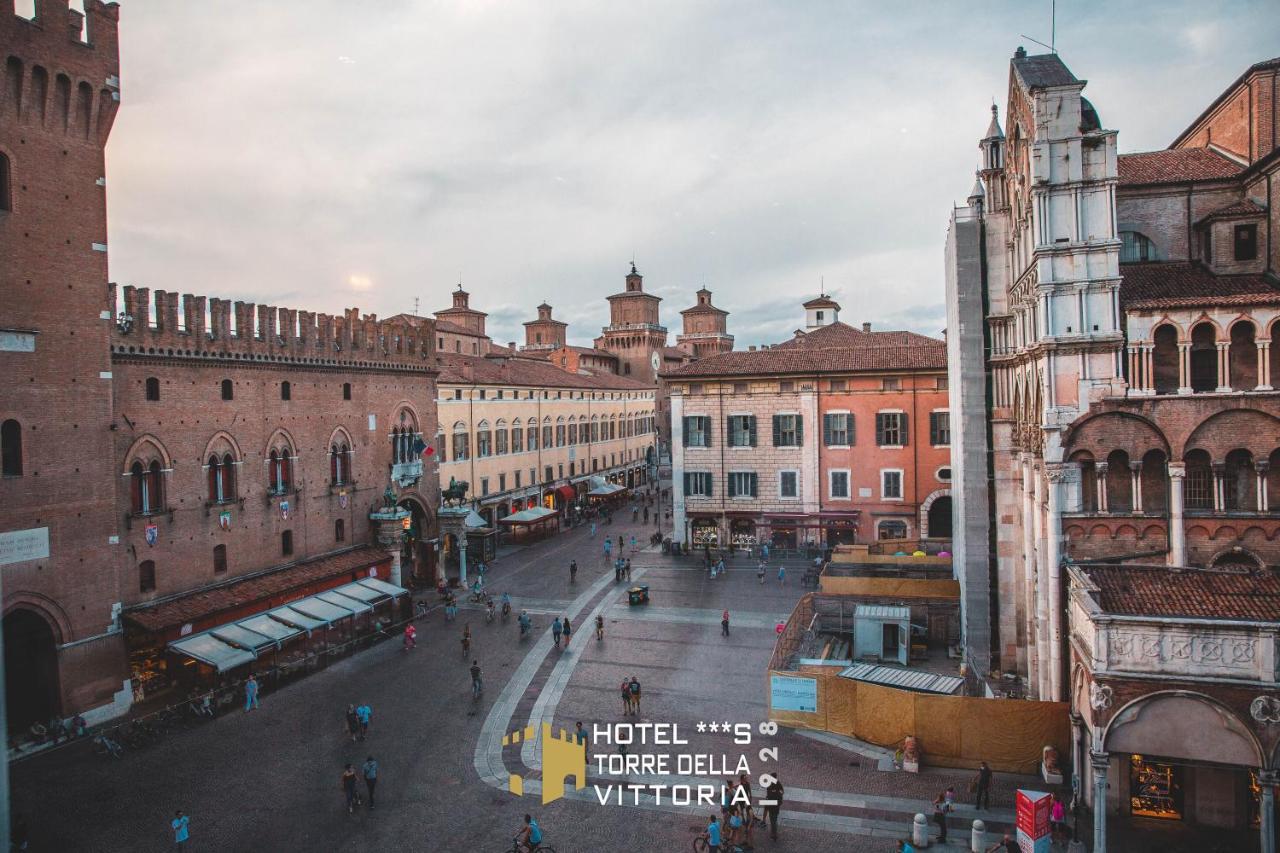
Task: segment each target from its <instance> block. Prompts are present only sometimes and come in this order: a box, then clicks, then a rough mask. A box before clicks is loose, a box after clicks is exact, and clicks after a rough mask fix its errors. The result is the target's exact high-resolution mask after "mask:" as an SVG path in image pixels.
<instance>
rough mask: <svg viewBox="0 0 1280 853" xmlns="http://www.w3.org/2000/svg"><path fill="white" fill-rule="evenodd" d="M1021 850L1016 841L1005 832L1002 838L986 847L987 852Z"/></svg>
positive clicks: (1006, 852) (999, 852)
mask: <svg viewBox="0 0 1280 853" xmlns="http://www.w3.org/2000/svg"><path fill="white" fill-rule="evenodd" d="M1021 850H1022V848H1021V847H1019V846H1018V842H1017V841H1015V840H1014V839H1013V836H1012V835H1010V834H1009V833H1007V832H1006V833H1005V834H1004V838H1002V839H1001V840H1000V841H998V842H996V843H995V844H992V845H991V846H990V847H988V848H987V853H1020V851H1021Z"/></svg>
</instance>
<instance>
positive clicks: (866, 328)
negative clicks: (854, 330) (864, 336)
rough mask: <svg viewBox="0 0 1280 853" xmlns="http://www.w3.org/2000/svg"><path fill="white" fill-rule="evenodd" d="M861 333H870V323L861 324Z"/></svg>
mask: <svg viewBox="0 0 1280 853" xmlns="http://www.w3.org/2000/svg"><path fill="white" fill-rule="evenodd" d="M862 331H864V332H870V331H871V324H870V323H863V324H862Z"/></svg>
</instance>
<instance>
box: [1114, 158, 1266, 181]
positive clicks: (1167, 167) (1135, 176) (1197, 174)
mask: <svg viewBox="0 0 1280 853" xmlns="http://www.w3.org/2000/svg"><path fill="white" fill-rule="evenodd" d="M1243 169H1244V167H1243V166H1241V165H1240V164H1239V163H1237V162H1235V161H1234V160H1230V159H1228V158H1226V157H1223V156H1222V155H1221V154H1219V153H1218V152H1216V151H1212V150H1210V149H1208V148H1171V149H1168V150H1165V151H1144V152H1142V153H1140V154H1121V155H1120V156H1119V157H1117V158H1116V172H1117V173H1118V175H1119V177H1120V186H1122V187H1123V186H1143V185H1149V184H1185V183H1190V182H1193V181H1220V180H1223V179H1225V178H1233V177H1235V176H1236V175H1238V174H1240V172H1241V171H1242V170H1243Z"/></svg>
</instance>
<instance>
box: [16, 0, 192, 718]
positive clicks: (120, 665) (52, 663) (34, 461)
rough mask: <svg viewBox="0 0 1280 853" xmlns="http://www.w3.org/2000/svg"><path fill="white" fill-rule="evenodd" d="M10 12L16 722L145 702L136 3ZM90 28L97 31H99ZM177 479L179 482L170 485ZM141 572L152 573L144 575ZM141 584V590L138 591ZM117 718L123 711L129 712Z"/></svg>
mask: <svg viewBox="0 0 1280 853" xmlns="http://www.w3.org/2000/svg"><path fill="white" fill-rule="evenodd" d="M84 9H85V12H84V14H81V13H80V12H77V11H73V10H71V9H69V8H68V4H67V0H36V3H35V16H34V18H32V19H31V20H27V19H26V18H21V17H18V16H16V15H15V14H14V5H13V3H12V2H8V3H5V4H4V8H2V9H0V45H4V56H5V58H6V63H5V67H4V71H3V74H4V84H3V86H2V87H0V317H3V318H4V319H3V321H0V322H2V323H3V325H4V327H5V329H4V331H3V332H0V371H2V372H3V374H4V375H5V376H6V377H9V380H8V382H7V383H6V385H5V390H4V394H3V403H2V404H0V422H3V423H2V427H3V428H2V429H0V450H2V451H3V453H2V454H0V455H2V456H3V459H4V477H3V478H0V555H3V558H2V559H0V564H3V571H4V596H5V602H6V605H7V606H8V608H9V609H8V612H7V613H6V615H5V616H4V623H3V624H4V651H5V686H6V696H7V705H6V707H7V713H8V723H9V727H10V730H22V729H25V728H26V727H28V726H29V725H30V724H31V723H32V722H35V721H37V720H40V721H44V722H47V721H48V720H49V718H50V717H51V716H53V715H58V716H59V717H63V718H66V717H69V716H70V715H72V714H75V713H77V712H79V713H83V714H84V716H85V717H86V719H88V720H89V721H90V722H95V721H96V720H97V719H102V718H105V717H106V716H111V715H112V714H113V713H122V712H123V711H124V710H126V709H127V708H128V707H129V704H130V701H131V698H132V692H131V691H130V689H129V680H128V679H129V670H128V666H127V661H126V658H125V653H124V644H123V642H122V641H121V639H120V635H119V633H118V631H114V632H113V630H112V627H113V626H114V625H116V613H115V609H116V608H115V605H116V604H117V602H119V601H120V600H121V583H122V582H123V581H122V575H121V567H122V566H123V565H124V564H125V563H126V562H127V563H128V564H129V565H130V566H132V565H133V562H134V558H133V557H131V556H126V555H125V554H123V553H122V549H121V548H120V546H119V545H118V544H117V535H118V534H119V532H120V530H119V525H120V523H121V520H120V518H118V517H117V516H116V514H115V499H116V489H117V488H118V487H120V488H124V487H125V486H123V485H122V478H121V476H120V473H121V468H122V462H121V460H120V459H118V458H116V455H115V453H114V451H113V441H112V437H113V433H112V430H114V429H117V428H119V429H128V426H127V424H126V423H125V422H124V421H119V422H117V421H116V419H115V415H114V412H113V410H112V376H111V358H110V345H109V339H110V332H111V327H112V324H113V323H114V322H116V316H115V314H116V312H115V304H114V303H115V300H114V299H113V298H112V288H111V286H110V285H108V271H107V245H108V244H107V204H106V179H105V175H106V164H105V159H104V156H103V148H104V146H105V145H106V142H107V136H108V135H109V134H110V132H111V125H112V122H113V120H114V119H115V115H116V109H117V107H118V106H119V99H120V79H119V74H120V61H119V50H118V47H117V40H116V26H117V21H118V16H119V7H118V6H117V5H116V4H114V3H110V4H107V3H103V2H101V1H100V0H85V3H84ZM82 30H84V31H85V39H84V40H82V39H81V32H82ZM164 476H167V475H164ZM133 577H136V575H133ZM134 582H135V583H136V582H137V581H136V580H135V581H134ZM113 708H114V710H113Z"/></svg>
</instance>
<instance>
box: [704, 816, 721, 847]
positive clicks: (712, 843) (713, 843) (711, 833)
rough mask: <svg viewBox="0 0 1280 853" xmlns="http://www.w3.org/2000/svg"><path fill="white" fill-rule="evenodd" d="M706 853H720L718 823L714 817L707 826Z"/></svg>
mask: <svg viewBox="0 0 1280 853" xmlns="http://www.w3.org/2000/svg"><path fill="white" fill-rule="evenodd" d="M707 853H720V823H719V820H718V818H716V816H715V815H712V816H711V822H710V823H708V824H707Z"/></svg>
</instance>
